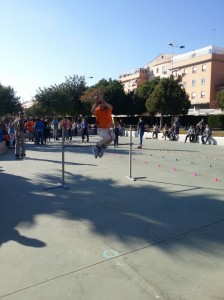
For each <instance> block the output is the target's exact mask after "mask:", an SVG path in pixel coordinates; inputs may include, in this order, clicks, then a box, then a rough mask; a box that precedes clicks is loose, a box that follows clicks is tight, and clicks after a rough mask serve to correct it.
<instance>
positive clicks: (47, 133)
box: [41, 118, 51, 144]
mask: <svg viewBox="0 0 224 300" xmlns="http://www.w3.org/2000/svg"><path fill="white" fill-rule="evenodd" d="M41 120H42V122H43V124H44V130H43V140H44V143H45V144H46V143H47V140H48V141H49V142H50V139H51V125H50V122H49V121H48V119H44V118H42V119H41Z"/></svg>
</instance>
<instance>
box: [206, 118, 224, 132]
mask: <svg viewBox="0 0 224 300" xmlns="http://www.w3.org/2000/svg"><path fill="white" fill-rule="evenodd" d="M208 125H209V126H210V127H211V128H215V129H220V128H222V116H219V115H210V116H208Z"/></svg>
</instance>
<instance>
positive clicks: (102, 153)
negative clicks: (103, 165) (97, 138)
mask: <svg viewBox="0 0 224 300" xmlns="http://www.w3.org/2000/svg"><path fill="white" fill-rule="evenodd" d="M103 155H104V152H103V147H99V158H101V157H103Z"/></svg>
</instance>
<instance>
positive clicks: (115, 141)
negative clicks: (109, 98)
mask: <svg viewBox="0 0 224 300" xmlns="http://www.w3.org/2000/svg"><path fill="white" fill-rule="evenodd" d="M114 134H115V140H114V148H115V147H118V142H119V141H118V139H119V135H120V134H121V126H120V125H119V124H115V127H114Z"/></svg>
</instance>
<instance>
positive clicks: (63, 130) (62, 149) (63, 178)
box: [61, 126, 65, 186]
mask: <svg viewBox="0 0 224 300" xmlns="http://www.w3.org/2000/svg"><path fill="white" fill-rule="evenodd" d="M61 153H62V172H61V173H62V176H61V182H62V185H63V186H64V183H65V127H64V126H62V144H61Z"/></svg>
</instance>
